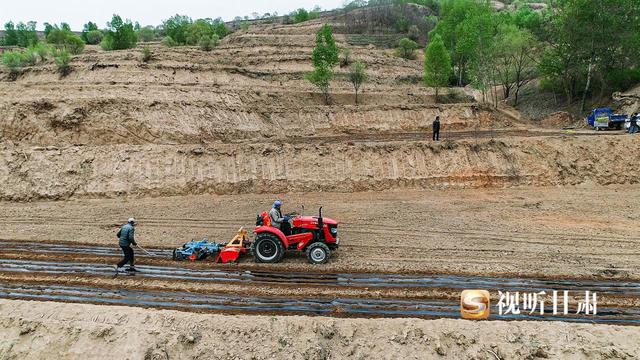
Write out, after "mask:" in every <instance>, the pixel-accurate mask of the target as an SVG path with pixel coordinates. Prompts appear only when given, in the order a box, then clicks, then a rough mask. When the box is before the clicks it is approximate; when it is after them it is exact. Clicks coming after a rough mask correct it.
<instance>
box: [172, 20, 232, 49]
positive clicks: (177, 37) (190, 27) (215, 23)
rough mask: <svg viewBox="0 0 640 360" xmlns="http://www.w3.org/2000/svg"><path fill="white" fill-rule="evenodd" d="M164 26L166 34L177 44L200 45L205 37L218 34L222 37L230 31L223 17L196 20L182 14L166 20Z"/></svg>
mask: <svg viewBox="0 0 640 360" xmlns="http://www.w3.org/2000/svg"><path fill="white" fill-rule="evenodd" d="M163 27H164V31H165V34H166V35H167V36H168V37H170V38H171V39H172V40H173V42H174V43H175V45H199V43H200V40H201V39H202V38H204V37H208V38H212V37H213V36H214V35H216V36H217V37H218V39H221V38H223V37H224V36H226V35H227V34H228V32H229V31H228V30H227V27H226V25H225V24H224V22H223V21H222V20H221V19H215V20H212V19H198V20H196V21H195V22H194V21H193V20H191V18H189V17H188V16H181V15H175V16H173V17H171V18H169V19H167V20H165V21H164V23H163ZM175 45H174V46H175Z"/></svg>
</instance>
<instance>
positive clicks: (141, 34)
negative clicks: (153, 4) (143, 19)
mask: <svg viewBox="0 0 640 360" xmlns="http://www.w3.org/2000/svg"><path fill="white" fill-rule="evenodd" d="M155 39H156V29H155V28H154V27H153V26H145V27H143V28H142V29H140V30H138V40H139V41H141V42H150V41H153V40H155Z"/></svg>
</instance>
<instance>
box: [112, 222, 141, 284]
mask: <svg viewBox="0 0 640 360" xmlns="http://www.w3.org/2000/svg"><path fill="white" fill-rule="evenodd" d="M135 226H136V219H134V218H130V219H129V221H127V223H126V224H125V225H123V226H122V227H121V228H120V230H119V231H118V233H117V234H116V236H117V237H118V240H119V241H118V244H119V245H120V248H121V249H122V252H123V253H124V258H123V259H122V261H120V262H119V263H118V265H116V271H120V269H121V268H122V267H123V266H125V265H126V264H129V267H128V268H127V269H126V271H132V272H135V271H138V270H136V268H135V267H134V262H135V259H134V256H133V249H132V248H131V245H133V246H137V245H138V244H136V240H135V236H134V233H135Z"/></svg>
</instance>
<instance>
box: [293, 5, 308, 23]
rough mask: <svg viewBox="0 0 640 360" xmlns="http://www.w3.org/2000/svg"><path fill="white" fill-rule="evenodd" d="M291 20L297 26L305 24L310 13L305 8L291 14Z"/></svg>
mask: <svg viewBox="0 0 640 360" xmlns="http://www.w3.org/2000/svg"><path fill="white" fill-rule="evenodd" d="M291 18H293V22H294V23H295V24H297V23H301V22H305V21H308V20H309V12H308V11H307V10H305V9H303V8H300V9H298V10H296V11H294V12H292V13H291Z"/></svg>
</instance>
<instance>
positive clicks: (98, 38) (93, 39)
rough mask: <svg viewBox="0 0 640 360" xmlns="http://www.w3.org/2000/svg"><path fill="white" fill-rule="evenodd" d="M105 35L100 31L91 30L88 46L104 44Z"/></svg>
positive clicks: (88, 36)
mask: <svg viewBox="0 0 640 360" xmlns="http://www.w3.org/2000/svg"><path fill="white" fill-rule="evenodd" d="M103 37H104V34H103V33H102V31H100V30H91V31H89V32H88V33H87V44H89V45H98V44H100V43H101V42H102V38H103Z"/></svg>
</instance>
